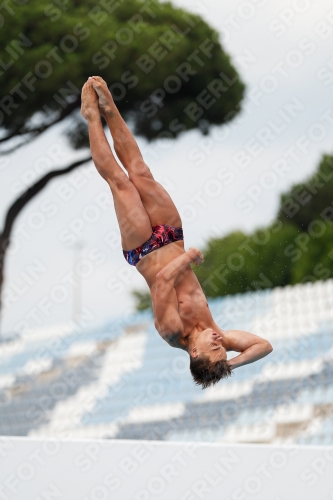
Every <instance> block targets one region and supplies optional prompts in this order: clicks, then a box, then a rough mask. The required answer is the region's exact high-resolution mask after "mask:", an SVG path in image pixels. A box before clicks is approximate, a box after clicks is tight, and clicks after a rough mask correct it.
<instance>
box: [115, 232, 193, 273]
mask: <svg viewBox="0 0 333 500" xmlns="http://www.w3.org/2000/svg"><path fill="white" fill-rule="evenodd" d="M152 230H153V233H152V235H151V237H150V238H149V240H147V241H146V242H145V243H142V245H140V246H139V247H137V248H134V249H133V250H123V254H124V257H125V259H126V260H127V262H128V263H129V264H130V265H131V266H136V265H137V263H138V262H139V261H140V260H141V259H142V257H145V256H146V255H148V254H149V253H151V252H153V251H154V250H157V249H158V248H161V247H164V246H165V245H168V244H169V243H173V242H175V241H181V240H183V239H184V235H183V230H182V228H181V227H174V226H167V225H166V224H159V225H158V226H153V227H152Z"/></svg>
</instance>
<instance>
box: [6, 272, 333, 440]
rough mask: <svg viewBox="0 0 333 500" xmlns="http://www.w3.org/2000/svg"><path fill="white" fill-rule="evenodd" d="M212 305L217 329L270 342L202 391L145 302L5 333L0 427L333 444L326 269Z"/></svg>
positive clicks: (332, 302) (332, 303)
mask: <svg viewBox="0 0 333 500" xmlns="http://www.w3.org/2000/svg"><path fill="white" fill-rule="evenodd" d="M209 306H210V308H211V311H212V314H213V316H214V318H215V321H216V322H217V323H218V324H219V325H220V326H221V328H223V329H232V328H237V329H243V330H247V331H250V332H252V333H255V334H258V335H262V336H263V337H265V338H267V339H268V340H269V341H270V342H271V343H272V345H273V347H274V351H273V352H272V354H270V355H269V356H268V357H266V358H264V359H262V360H260V361H258V362H256V363H253V364H250V365H247V366H244V367H241V368H238V369H236V370H235V371H234V375H233V377H231V378H230V379H227V380H224V381H220V383H219V384H217V385H216V386H215V387H211V388H209V389H206V390H202V389H201V388H200V387H197V386H195V385H194V383H193V381H192V379H191V375H190V371H189V357H188V355H187V353H186V352H184V351H181V350H179V349H172V348H170V346H169V345H168V344H166V343H165V342H164V341H163V340H162V339H161V338H160V336H159V335H158V333H157V332H156V330H155V328H154V323H153V317H152V315H151V313H150V312H149V311H145V312H142V313H136V314H132V315H130V316H127V317H121V318H117V319H116V320H113V321H110V322H109V323H108V324H107V325H105V327H104V328H91V329H83V330H82V329H75V328H72V327H69V326H63V327H59V328H55V329H53V330H51V329H44V330H35V331H29V332H24V333H22V335H20V336H19V337H15V338H12V339H5V340H2V341H1V343H0V435H3V436H29V437H32V438H38V439H39V438H44V437H58V438H110V439H134V440H163V441H191V442H198V441H204V442H214V443H217V442H221V443H230V444H231V443H253V444H257V443H264V444H274V445H281V444H282V445H283V444H307V445H311V444H314V445H333V280H327V281H324V282H323V281H322V282H320V281H318V282H314V283H312V282H309V283H305V284H302V285H296V286H287V287H284V288H275V289H273V290H258V291H253V292H248V293H246V294H242V295H234V296H227V297H224V298H218V299H214V300H210V301H209ZM234 355H235V353H228V357H232V356H234Z"/></svg>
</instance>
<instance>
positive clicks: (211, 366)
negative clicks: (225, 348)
mask: <svg viewBox="0 0 333 500" xmlns="http://www.w3.org/2000/svg"><path fill="white" fill-rule="evenodd" d="M190 370H191V373H192V377H193V380H194V382H195V383H196V385H202V388H203V389H206V388H207V387H210V386H211V385H214V384H216V383H217V382H218V381H219V380H221V379H222V378H227V377H230V376H231V375H232V368H231V366H230V365H229V364H228V361H227V360H226V359H222V360H220V361H216V362H215V363H212V362H211V361H210V359H209V358H208V357H207V356H198V357H197V358H192V357H191V358H190Z"/></svg>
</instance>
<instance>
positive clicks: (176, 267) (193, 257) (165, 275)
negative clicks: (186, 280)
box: [156, 247, 203, 286]
mask: <svg viewBox="0 0 333 500" xmlns="http://www.w3.org/2000/svg"><path fill="white" fill-rule="evenodd" d="M191 262H194V263H195V264H196V265H199V264H201V263H202V262H203V255H202V253H201V252H200V250H198V249H197V248H193V247H192V248H190V249H189V250H187V252H185V253H183V254H182V255H179V257H176V258H175V259H173V260H171V261H170V262H169V263H168V264H167V265H166V266H165V267H163V268H162V269H161V270H160V271H159V273H158V274H157V276H156V279H158V280H159V281H160V282H163V281H165V282H169V283H170V284H172V285H173V286H174V285H176V284H177V281H178V280H179V279H180V278H181V276H182V274H183V273H184V271H185V270H186V269H187V268H188V267H189V265H190V264H191Z"/></svg>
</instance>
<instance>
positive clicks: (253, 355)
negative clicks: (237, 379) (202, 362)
mask: <svg viewBox="0 0 333 500" xmlns="http://www.w3.org/2000/svg"><path fill="white" fill-rule="evenodd" d="M226 333H227V338H228V347H229V349H230V350H232V351H237V352H240V354H238V356H235V357H234V358H232V359H230V360H228V364H229V365H230V366H231V368H233V369H235V368H239V367H240V366H244V365H248V364H249V363H254V362H255V361H258V360H259V359H261V358H264V357H265V356H267V355H268V354H269V353H271V352H272V351H273V347H272V345H271V344H270V342H268V340H266V339H264V338H262V337H259V336H258V335H254V334H253V333H249V332H244V331H242V330H228V331H227V332H226Z"/></svg>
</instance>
